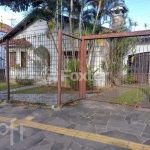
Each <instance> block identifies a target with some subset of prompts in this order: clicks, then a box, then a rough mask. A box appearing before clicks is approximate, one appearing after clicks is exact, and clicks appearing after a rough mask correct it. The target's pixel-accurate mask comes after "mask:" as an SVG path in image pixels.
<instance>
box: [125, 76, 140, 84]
mask: <svg viewBox="0 0 150 150" xmlns="http://www.w3.org/2000/svg"><path fill="white" fill-rule="evenodd" d="M124 83H125V84H134V83H138V80H137V79H136V78H135V77H133V76H132V75H127V76H126V77H125V78H124Z"/></svg>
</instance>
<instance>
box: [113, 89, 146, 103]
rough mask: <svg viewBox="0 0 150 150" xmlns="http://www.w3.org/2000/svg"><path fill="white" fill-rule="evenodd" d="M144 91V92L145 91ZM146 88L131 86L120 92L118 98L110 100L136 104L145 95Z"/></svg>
mask: <svg viewBox="0 0 150 150" xmlns="http://www.w3.org/2000/svg"><path fill="white" fill-rule="evenodd" d="M145 91H146V92H145ZM147 91H148V89H146V90H145V89H140V88H133V89H131V90H130V91H128V92H126V93H124V94H122V95H121V96H119V97H118V98H116V99H114V100H112V102H116V103H126V104H137V103H138V102H141V101H142V100H144V98H145V97H146V95H147V93H148V92H147Z"/></svg>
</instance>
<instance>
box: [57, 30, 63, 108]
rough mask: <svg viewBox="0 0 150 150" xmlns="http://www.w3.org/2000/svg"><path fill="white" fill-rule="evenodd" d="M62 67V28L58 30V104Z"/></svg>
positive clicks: (59, 100)
mask: <svg viewBox="0 0 150 150" xmlns="http://www.w3.org/2000/svg"><path fill="white" fill-rule="evenodd" d="M61 69H62V30H61V29H59V30H58V93H57V94H58V99H57V105H58V106H60V105H61Z"/></svg>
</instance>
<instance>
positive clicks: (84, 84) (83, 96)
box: [82, 40, 87, 99]
mask: <svg viewBox="0 0 150 150" xmlns="http://www.w3.org/2000/svg"><path fill="white" fill-rule="evenodd" d="M83 46H84V47H83V70H82V71H83V72H82V73H83V75H84V76H86V51H87V42H86V40H84V45H83ZM82 88H83V91H82V98H83V99H85V98H86V80H85V79H83V81H82Z"/></svg>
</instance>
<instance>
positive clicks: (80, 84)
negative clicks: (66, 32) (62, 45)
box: [79, 39, 84, 97]
mask: <svg viewBox="0 0 150 150" xmlns="http://www.w3.org/2000/svg"><path fill="white" fill-rule="evenodd" d="M83 52H84V40H83V39H82V42H81V50H80V73H83ZM82 91H83V86H82V80H80V81H79V95H80V97H83V95H82Z"/></svg>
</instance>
